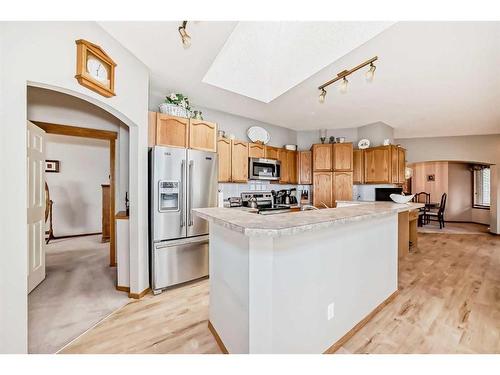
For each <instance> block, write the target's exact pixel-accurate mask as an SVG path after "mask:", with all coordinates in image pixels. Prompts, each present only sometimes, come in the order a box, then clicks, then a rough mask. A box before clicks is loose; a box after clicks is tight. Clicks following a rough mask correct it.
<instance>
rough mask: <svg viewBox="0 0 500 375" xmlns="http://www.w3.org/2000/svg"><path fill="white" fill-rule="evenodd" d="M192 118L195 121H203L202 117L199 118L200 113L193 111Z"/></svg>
mask: <svg viewBox="0 0 500 375" xmlns="http://www.w3.org/2000/svg"><path fill="white" fill-rule="evenodd" d="M193 118H194V119H196V120H203V117H202V116H201V111H194V112H193Z"/></svg>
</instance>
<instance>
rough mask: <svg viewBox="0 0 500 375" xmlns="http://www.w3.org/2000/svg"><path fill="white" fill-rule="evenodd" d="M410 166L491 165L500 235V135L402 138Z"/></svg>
mask: <svg viewBox="0 0 500 375" xmlns="http://www.w3.org/2000/svg"><path fill="white" fill-rule="evenodd" d="M395 142H396V143H399V144H401V145H402V146H403V147H404V148H405V149H406V150H407V153H406V160H407V161H408V162H409V163H414V162H423V161H434V160H436V161H437V160H444V161H446V160H447V161H470V162H477V163H487V164H495V165H492V166H491V172H492V175H491V192H492V194H491V208H490V231H491V232H492V233H497V234H500V220H498V218H499V217H500V206H499V205H498V199H499V197H500V173H498V169H499V166H500V134H492V135H471V136H460V137H434V138H399V139H396V140H395Z"/></svg>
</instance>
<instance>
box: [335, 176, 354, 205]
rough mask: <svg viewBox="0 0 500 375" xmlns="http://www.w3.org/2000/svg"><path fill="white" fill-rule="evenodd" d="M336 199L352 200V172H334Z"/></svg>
mask: <svg viewBox="0 0 500 375" xmlns="http://www.w3.org/2000/svg"><path fill="white" fill-rule="evenodd" d="M333 195H334V197H333V198H334V201H338V200H339V201H350V200H352V172H333Z"/></svg>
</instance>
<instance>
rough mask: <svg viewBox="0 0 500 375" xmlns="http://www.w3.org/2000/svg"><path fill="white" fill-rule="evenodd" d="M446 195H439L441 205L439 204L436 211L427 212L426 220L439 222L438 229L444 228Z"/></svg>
mask: <svg viewBox="0 0 500 375" xmlns="http://www.w3.org/2000/svg"><path fill="white" fill-rule="evenodd" d="M447 197H448V195H447V194H446V193H443V195H441V203H440V204H439V208H438V210H437V211H430V210H429V211H428V212H427V214H426V215H427V218H428V220H429V222H430V221H431V220H432V221H439V229H443V228H444V210H445V209H446V198H447Z"/></svg>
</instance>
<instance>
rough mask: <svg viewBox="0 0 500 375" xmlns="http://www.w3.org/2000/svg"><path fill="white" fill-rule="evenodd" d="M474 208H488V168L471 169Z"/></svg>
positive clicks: (477, 167)
mask: <svg viewBox="0 0 500 375" xmlns="http://www.w3.org/2000/svg"><path fill="white" fill-rule="evenodd" d="M472 173H473V188H474V192H473V194H474V196H473V200H474V203H473V205H472V207H474V208H490V167H484V166H475V167H474V168H473V171H472Z"/></svg>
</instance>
